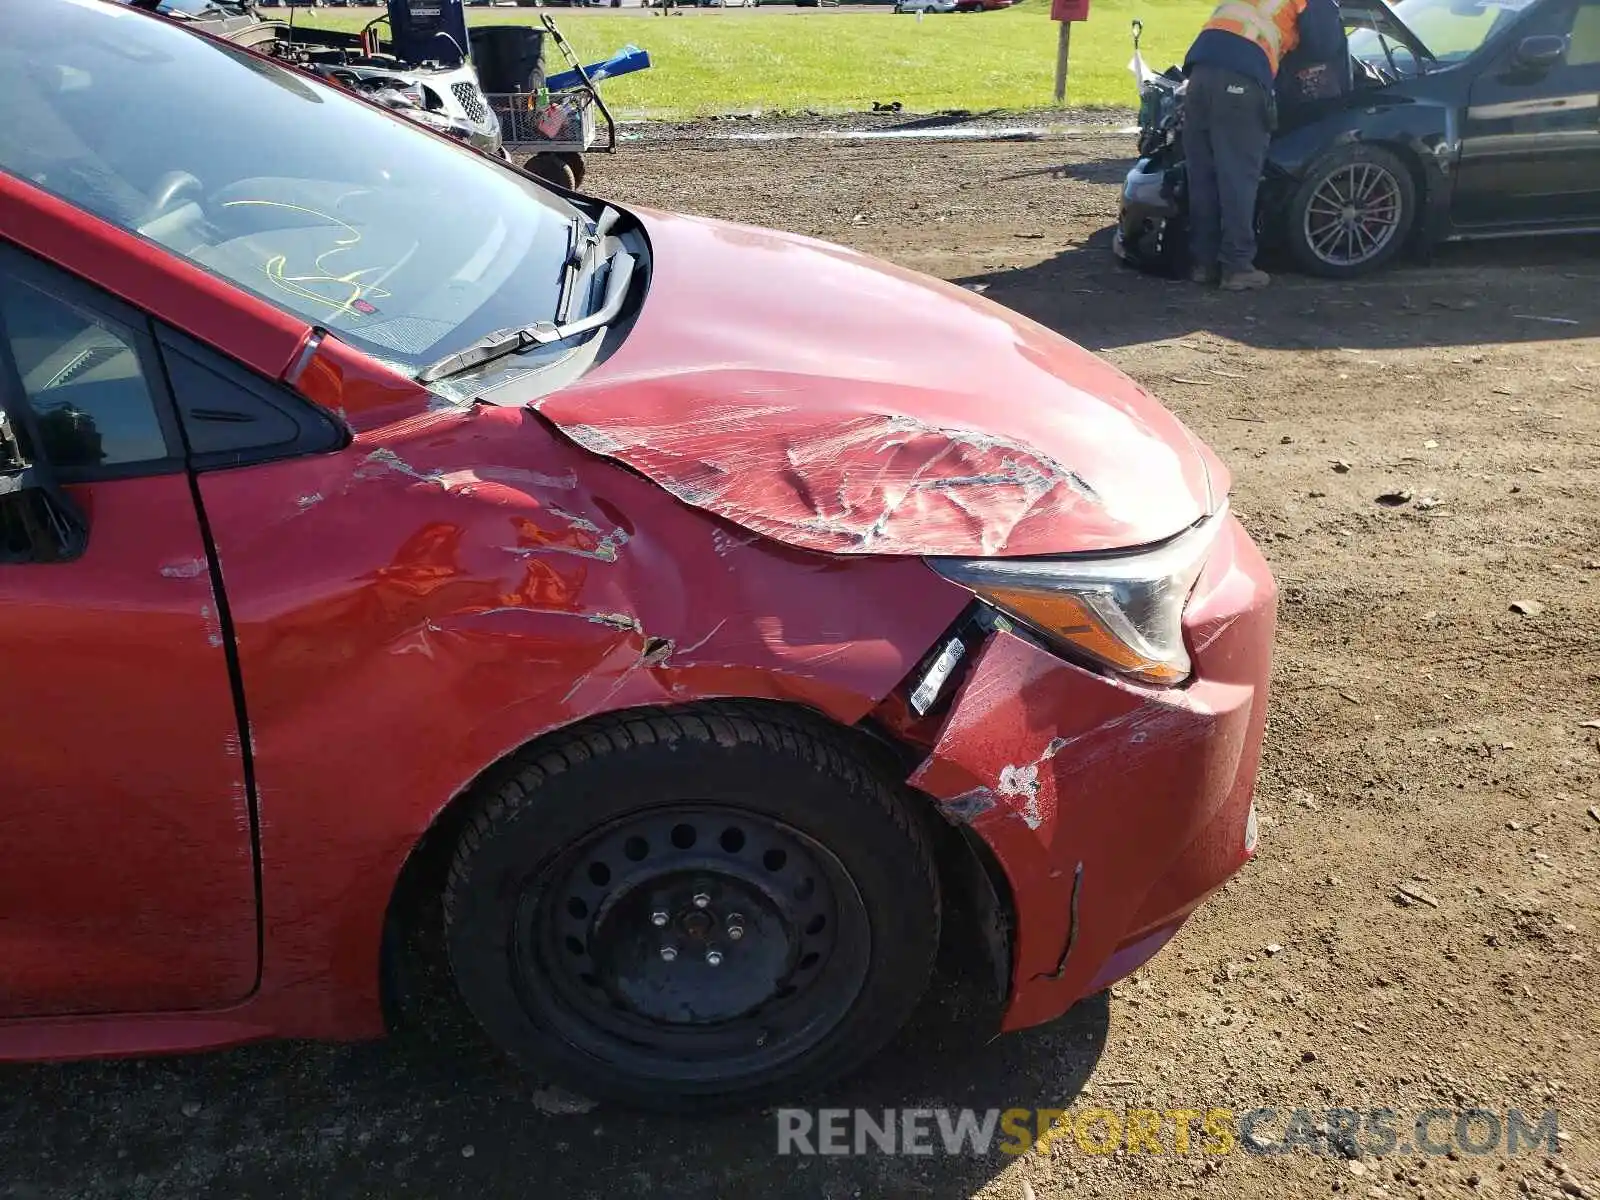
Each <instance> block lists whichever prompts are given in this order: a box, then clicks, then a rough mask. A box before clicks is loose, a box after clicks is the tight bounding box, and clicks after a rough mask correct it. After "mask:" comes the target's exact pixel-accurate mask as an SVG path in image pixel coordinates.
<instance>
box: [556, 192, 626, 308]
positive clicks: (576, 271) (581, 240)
mask: <svg viewBox="0 0 1600 1200" xmlns="http://www.w3.org/2000/svg"><path fill="white" fill-rule="evenodd" d="M621 216H622V214H621V213H619V212H618V211H617V210H616V209H614V208H610V207H607V208H605V209H603V210H601V213H600V217H599V219H598V220H596V221H595V223H594V224H593V225H591V226H590V227H589V232H588V233H579V231H578V230H579V221H578V219H577V218H573V222H572V233H571V235H570V239H569V242H568V246H567V261H566V262H564V263H562V264H561V291H560V293H559V294H558V295H557V296H556V316H555V319H556V321H557V322H558V323H559V322H561V321H565V320H566V319H567V318H568V317H569V316H571V315H572V314H571V311H570V310H571V308H572V301H573V298H574V293H575V292H576V290H577V283H578V280H580V279H582V278H583V272H584V268H585V267H586V266H588V265H589V257H590V255H592V254H593V253H594V252H595V251H596V250H598V249H599V248H600V247H601V246H602V245H603V244H604V243H605V240H606V234H608V233H609V232H610V231H611V227H612V226H613V225H615V224H616V223H617V221H618V220H619V219H621Z"/></svg>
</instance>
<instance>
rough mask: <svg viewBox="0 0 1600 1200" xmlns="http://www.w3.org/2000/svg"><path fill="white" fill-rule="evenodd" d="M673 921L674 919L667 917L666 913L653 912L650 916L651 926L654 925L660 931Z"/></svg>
mask: <svg viewBox="0 0 1600 1200" xmlns="http://www.w3.org/2000/svg"><path fill="white" fill-rule="evenodd" d="M671 919H672V918H671V917H669V916H667V914H666V913H664V912H653V913H651V914H650V924H652V925H654V926H655V927H656V928H657V929H660V928H661V927H662V926H663V925H665V924H666V923H667V922H668V921H670V920H671Z"/></svg>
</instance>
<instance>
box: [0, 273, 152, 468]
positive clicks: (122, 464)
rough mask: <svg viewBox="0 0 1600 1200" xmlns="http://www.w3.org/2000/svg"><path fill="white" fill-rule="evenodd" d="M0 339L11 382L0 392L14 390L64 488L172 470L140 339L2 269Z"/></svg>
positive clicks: (127, 328)
mask: <svg viewBox="0 0 1600 1200" xmlns="http://www.w3.org/2000/svg"><path fill="white" fill-rule="evenodd" d="M0 336H3V337H4V338H5V340H6V348H7V349H8V350H9V355H7V357H9V358H10V360H11V363H12V364H13V365H14V369H15V372H16V375H15V377H14V378H12V379H10V380H0V386H4V387H8V388H17V387H19V386H20V390H21V392H22V395H23V396H25V397H26V399H27V402H28V405H29V406H30V407H31V408H32V410H33V416H34V423H35V427H36V429H37V431H38V437H39V440H40V442H41V443H42V444H41V445H40V446H39V447H38V451H41V452H42V453H43V455H44V457H46V458H47V459H48V460H49V461H50V463H51V464H52V465H54V466H55V467H57V468H58V469H60V470H62V471H63V472H64V475H63V477H64V478H68V479H71V478H93V477H96V476H97V475H99V474H101V473H102V472H105V471H106V469H107V468H112V469H117V468H120V469H117V470H112V471H111V472H110V473H113V474H130V473H139V468H141V467H147V468H150V469H160V468H162V467H165V466H167V465H169V463H170V460H171V459H172V458H173V455H172V454H171V451H170V449H169V445H168V441H167V436H166V433H165V431H164V430H163V428H162V423H161V417H160V413H159V411H158V408H157V402H156V398H155V393H154V389H153V388H152V386H151V384H150V381H149V378H148V376H147V374H146V370H147V361H148V355H147V354H146V353H145V352H143V349H142V343H143V344H148V343H147V339H145V338H144V337H143V336H142V335H141V333H140V332H139V331H137V330H136V329H134V328H133V327H131V326H128V325H125V324H123V323H122V322H119V321H117V320H115V319H113V318H111V317H109V316H107V315H105V314H104V313H101V312H99V311H97V310H96V309H95V308H93V307H88V306H84V305H82V304H79V303H75V302H74V301H72V300H69V299H67V298H66V297H65V296H64V295H62V294H60V293H58V292H57V291H56V290H54V289H50V288H48V287H45V286H40V285H39V283H38V282H36V281H35V280H33V279H25V278H23V277H22V276H21V275H19V274H16V273H13V272H11V271H8V270H5V269H4V268H3V267H0Z"/></svg>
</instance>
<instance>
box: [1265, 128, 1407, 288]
mask: <svg viewBox="0 0 1600 1200" xmlns="http://www.w3.org/2000/svg"><path fill="white" fill-rule="evenodd" d="M1416 219H1417V185H1416V180H1415V178H1414V177H1413V175H1412V173H1411V170H1410V168H1408V167H1407V166H1406V164H1405V162H1404V161H1403V160H1402V159H1401V158H1400V157H1399V155H1397V154H1395V153H1394V152H1393V151H1391V150H1387V149H1385V148H1384V147H1382V146H1374V145H1368V144H1365V143H1354V144H1351V145H1345V146H1339V147H1336V148H1335V149H1333V150H1330V151H1329V152H1328V153H1327V154H1325V155H1324V156H1323V157H1322V158H1321V159H1320V160H1318V161H1317V162H1316V164H1314V165H1313V166H1312V168H1311V169H1310V170H1309V171H1307V172H1306V175H1305V178H1304V179H1303V180H1302V181H1301V183H1300V185H1299V186H1298V187H1297V188H1296V189H1295V190H1294V193H1293V194H1292V196H1291V197H1290V200H1289V204H1288V208H1287V211H1286V212H1285V222H1286V228H1285V229H1284V234H1285V237H1286V239H1287V241H1288V244H1289V249H1290V252H1291V253H1292V254H1293V255H1294V258H1295V262H1296V263H1297V264H1299V266H1300V267H1301V268H1302V269H1303V270H1305V271H1307V272H1309V273H1310V274H1313V275H1320V276H1323V277H1324V278H1327V279H1353V278H1355V277H1356V276H1358V275H1366V274H1369V273H1371V272H1373V271H1376V270H1378V269H1379V268H1380V267H1383V266H1385V265H1386V264H1388V263H1389V262H1391V261H1392V260H1393V259H1394V257H1395V256H1396V255H1397V254H1399V253H1400V252H1401V251H1402V250H1404V249H1405V246H1406V243H1407V241H1408V240H1409V238H1410V235H1411V229H1412V226H1413V225H1414V224H1415V223H1416Z"/></svg>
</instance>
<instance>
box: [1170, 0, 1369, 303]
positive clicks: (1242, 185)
mask: <svg viewBox="0 0 1600 1200" xmlns="http://www.w3.org/2000/svg"><path fill="white" fill-rule="evenodd" d="M1296 50H1298V51H1300V52H1301V55H1302V56H1304V57H1307V58H1311V59H1315V60H1321V61H1324V62H1338V61H1340V60H1341V59H1345V60H1348V58H1349V53H1350V51H1349V48H1348V44H1347V42H1346V41H1345V33H1344V24H1343V22H1342V21H1341V20H1340V17H1339V6H1338V3H1337V0H1223V2H1222V3H1221V4H1220V5H1218V6H1217V9H1216V11H1215V12H1213V13H1212V14H1211V19H1210V20H1208V21H1207V22H1206V24H1205V28H1204V29H1202V30H1201V31H1200V35H1199V36H1198V37H1196V38H1195V40H1194V44H1193V45H1192V46H1190V47H1189V53H1188V54H1187V55H1186V56H1185V58H1184V61H1183V73H1184V74H1185V75H1186V76H1187V77H1188V80H1189V86H1188V96H1187V99H1186V100H1185V101H1184V108H1183V145H1184V152H1185V155H1186V157H1187V159H1188V173H1189V251H1190V261H1191V262H1192V264H1193V269H1192V271H1191V274H1190V278H1192V279H1193V280H1194V282H1196V283H1207V284H1209V283H1216V282H1218V281H1219V280H1220V282H1221V284H1222V286H1223V288H1224V289H1226V290H1227V291H1232V292H1241V291H1245V290H1246V289H1249V288H1261V287H1266V286H1267V284H1268V283H1269V282H1270V279H1269V277H1268V275H1267V273H1266V272H1265V271H1261V270H1257V269H1256V235H1255V210H1256V188H1257V186H1258V185H1259V184H1260V182H1261V165H1262V163H1263V162H1264V161H1265V160H1266V156H1267V143H1268V142H1269V141H1271V140H1272V131H1273V129H1274V128H1276V126H1277V105H1276V102H1275V100H1274V85H1275V83H1276V80H1277V75H1278V68H1279V66H1280V64H1282V62H1283V60H1284V58H1285V57H1286V56H1287V55H1289V54H1290V53H1291V52H1293V51H1296Z"/></svg>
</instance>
